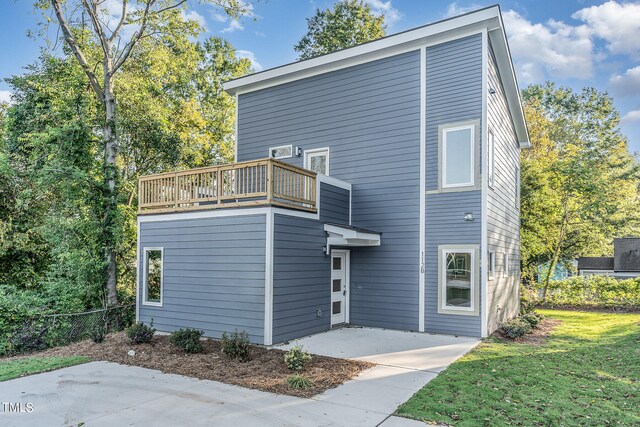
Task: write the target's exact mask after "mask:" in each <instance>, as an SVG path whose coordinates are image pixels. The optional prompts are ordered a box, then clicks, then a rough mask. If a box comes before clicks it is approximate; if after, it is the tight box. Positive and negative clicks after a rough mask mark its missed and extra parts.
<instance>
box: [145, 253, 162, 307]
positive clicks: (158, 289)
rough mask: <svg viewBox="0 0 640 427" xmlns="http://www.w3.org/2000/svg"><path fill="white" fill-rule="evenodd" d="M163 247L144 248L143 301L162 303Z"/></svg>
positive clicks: (155, 303)
mask: <svg viewBox="0 0 640 427" xmlns="http://www.w3.org/2000/svg"><path fill="white" fill-rule="evenodd" d="M163 254H164V250H163V248H145V249H144V261H143V262H144V265H143V268H144V270H143V271H144V274H143V279H142V285H143V300H142V301H143V303H144V304H148V305H162V286H163Z"/></svg>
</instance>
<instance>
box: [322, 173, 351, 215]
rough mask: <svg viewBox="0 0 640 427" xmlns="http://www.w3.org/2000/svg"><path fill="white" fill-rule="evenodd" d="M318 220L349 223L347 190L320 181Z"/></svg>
mask: <svg viewBox="0 0 640 427" xmlns="http://www.w3.org/2000/svg"><path fill="white" fill-rule="evenodd" d="M320 221H323V222H333V223H337V224H347V225H348V224H349V190H345V189H344V188H340V187H336V186H334V185H330V184H327V183H326V182H321V183H320Z"/></svg>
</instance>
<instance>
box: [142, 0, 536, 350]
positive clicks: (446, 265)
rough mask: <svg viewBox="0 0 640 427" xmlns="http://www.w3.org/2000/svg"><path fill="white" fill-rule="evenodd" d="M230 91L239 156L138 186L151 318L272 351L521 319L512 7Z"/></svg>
mask: <svg viewBox="0 0 640 427" xmlns="http://www.w3.org/2000/svg"><path fill="white" fill-rule="evenodd" d="M225 90H226V91H227V92H228V93H230V94H232V95H233V96H235V97H236V101H237V110H238V111H237V153H236V163H234V164H229V165H224V166H216V167H210V168H201V169H195V170H188V171H180V172H169V173H164V174H158V175H152V176H146V177H142V178H141V180H140V194H139V201H140V215H139V217H138V245H139V248H138V253H139V268H138V270H139V273H138V299H137V318H138V319H139V320H140V321H144V322H150V321H151V320H152V319H153V322H154V325H155V327H156V328H157V329H158V330H160V331H168V332H170V331H173V330H176V329H178V328H180V327H192V328H199V329H202V330H204V331H205V335H207V336H210V337H220V335H221V334H222V333H223V332H224V331H233V330H235V329H237V330H245V331H247V332H248V333H249V336H250V338H251V340H252V341H253V342H255V343H259V344H266V345H269V344H273V343H278V342H283V341H286V340H290V339H293V338H297V337H302V336H305V335H309V334H313V333H317V332H321V331H326V330H329V329H330V328H332V327H335V326H336V325H342V324H353V325H361V326H370V327H381V328H390V329H400V330H411V331H420V332H431V333H442V334H458V335H468V336H476V337H483V336H487V335H488V334H490V333H491V332H492V331H493V330H495V329H496V327H497V325H498V323H499V322H501V321H502V320H504V319H506V318H509V317H512V316H514V315H516V313H517V311H518V293H519V292H518V290H519V274H520V267H519V263H520V249H519V248H520V240H519V239H520V238H519V225H520V211H519V209H520V207H519V203H520V201H519V175H520V171H519V158H520V156H519V152H520V149H522V148H523V147H527V146H529V139H528V135H527V129H526V124H525V120H524V115H523V111H522V107H521V101H520V97H519V91H518V85H517V82H516V77H515V73H514V69H513V65H512V61H511V56H510V53H509V48H508V45H507V39H506V36H505V31H504V26H503V22H502V18H501V14H500V9H499V7H497V6H493V7H489V8H486V9H482V10H478V11H476V12H472V13H469V14H466V15H462V16H459V17H455V18H451V19H447V20H444V21H439V22H436V23H432V24H429V25H426V26H423V27H420V28H416V29H413V30H409V31H405V32H403V33H399V34H395V35H391V36H388V37H385V38H382V39H379V40H376V41H373V42H370V43H366V44H363V45H359V46H355V47H352V48H349V49H345V50H341V51H338V52H335V53H331V54H328V55H324V56H320V57H316V58H313V59H309V60H305V61H300V62H295V63H292V64H288V65H284V66H281V67H277V68H273V69H270V70H266V71H262V72H259V73H255V74H251V75H248V76H246V77H242V78H239V79H237V80H232V81H229V82H227V83H226V84H225Z"/></svg>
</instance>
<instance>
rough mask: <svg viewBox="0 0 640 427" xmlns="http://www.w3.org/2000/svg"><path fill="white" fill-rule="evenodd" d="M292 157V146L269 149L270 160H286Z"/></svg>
mask: <svg viewBox="0 0 640 427" xmlns="http://www.w3.org/2000/svg"><path fill="white" fill-rule="evenodd" d="M292 155H293V146H292V145H281V146H279V147H271V148H269V157H271V158H272V159H286V158H289V157H291V156H292Z"/></svg>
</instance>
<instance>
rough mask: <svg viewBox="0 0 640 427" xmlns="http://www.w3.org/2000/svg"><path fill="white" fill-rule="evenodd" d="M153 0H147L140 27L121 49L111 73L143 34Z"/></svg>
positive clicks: (119, 65)
mask: <svg viewBox="0 0 640 427" xmlns="http://www.w3.org/2000/svg"><path fill="white" fill-rule="evenodd" d="M182 1H183V2H184V1H186V0H182ZM155 2H156V0H149V1H148V2H147V4H146V6H145V8H144V12H142V18H141V22H140V28H138V31H136V32H135V33H133V36H131V40H129V42H128V43H127V44H126V45H125V46H124V49H122V53H121V54H120V57H119V58H118V59H117V61H116V63H115V65H114V66H113V68H112V70H111V72H112V73H115V72H116V71H117V70H118V69H119V68H120V67H121V66H122V64H124V62H125V61H126V60H127V58H128V57H129V55H130V54H131V51H132V50H133V48H134V46H135V45H136V43H138V40H140V37H142V35H143V34H144V32H145V30H146V29H147V19H148V18H149V11H150V10H151V6H153V5H154V4H155Z"/></svg>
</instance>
